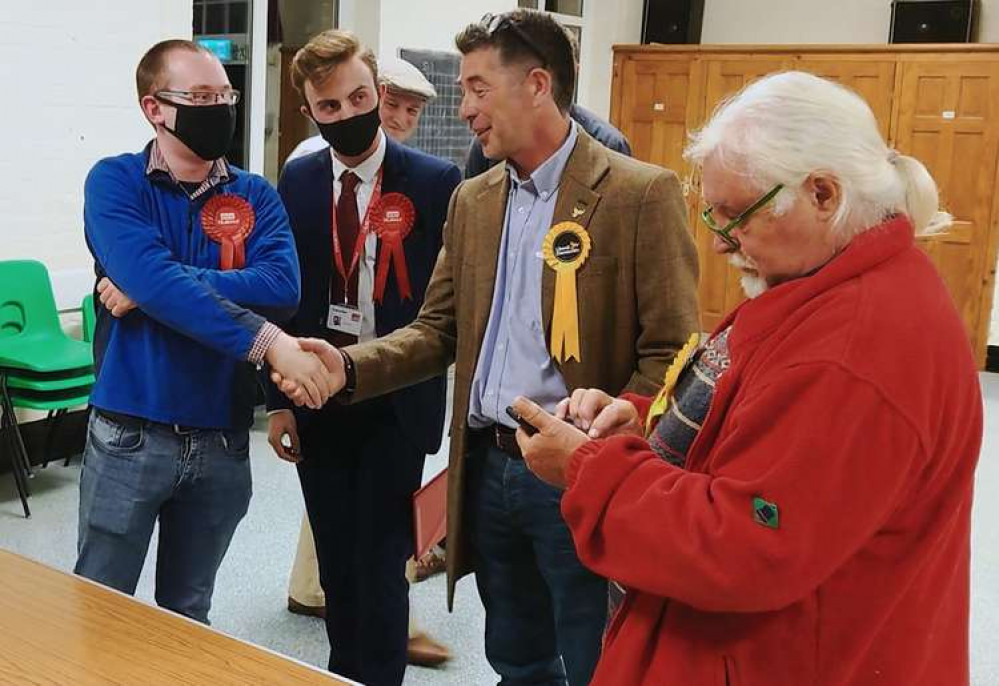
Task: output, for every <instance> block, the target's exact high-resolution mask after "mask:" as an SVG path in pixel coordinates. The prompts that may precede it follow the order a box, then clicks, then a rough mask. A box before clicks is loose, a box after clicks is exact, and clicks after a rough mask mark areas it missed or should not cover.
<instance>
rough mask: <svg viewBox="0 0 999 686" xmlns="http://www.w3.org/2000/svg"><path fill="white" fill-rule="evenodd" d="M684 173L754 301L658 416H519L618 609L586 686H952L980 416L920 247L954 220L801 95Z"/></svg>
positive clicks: (840, 90)
mask: <svg viewBox="0 0 999 686" xmlns="http://www.w3.org/2000/svg"><path fill="white" fill-rule="evenodd" d="M687 155H688V158H689V159H690V160H691V161H692V162H693V163H694V164H695V165H696V166H697V167H699V168H700V169H701V171H702V180H703V184H702V186H703V194H704V200H705V203H706V205H707V209H706V210H705V211H704V215H703V218H704V221H705V223H706V224H707V225H708V227H709V228H710V229H711V230H712V231H713V232H714V233H715V234H716V238H715V241H714V247H715V250H716V251H718V252H720V253H724V254H728V255H730V256H731V259H732V262H733V264H735V265H736V266H737V267H738V268H739V269H740V270H741V271H742V275H743V285H744V287H745V290H746V292H747V294H748V295H749V296H750V299H749V300H748V301H746V302H745V303H744V304H743V305H741V306H740V307H739V308H737V309H736V310H735V311H734V312H732V313H731V314H730V315H729V316H728V317H727V318H726V319H725V320H724V321H723V322H722V324H721V325H720V326H719V327H718V329H716V330H715V332H714V333H713V334H712V335H711V336H710V337H708V338H707V340H706V341H704V342H699V341H695V340H692V341H691V342H690V343H689V344H688V347H687V348H686V350H685V353H684V354H682V355H680V356H678V358H677V362H676V363H675V365H674V367H673V368H672V369H671V370H670V371H669V372H668V373H667V375H666V380H665V386H664V388H663V391H662V392H661V393H660V394H659V395H658V396H657V397H656V398H655V399H644V398H638V397H635V396H631V397H628V398H621V399H612V398H610V397H609V396H607V395H606V394H604V393H602V392H600V391H586V390H580V391H577V392H576V393H575V394H574V395H573V397H572V398H570V399H567V400H566V401H564V402H563V403H562V404H561V405H560V406H559V408H558V410H557V412H556V414H557V415H561V416H562V417H565V418H569V419H571V420H573V422H574V423H575V425H576V427H579V428H576V427H574V426H573V425H572V423H568V422H563V421H558V420H557V419H556V418H554V417H552V416H551V415H548V414H546V413H544V412H543V411H542V410H540V409H539V408H538V407H537V406H536V405H534V404H533V403H531V402H530V401H527V400H524V399H518V400H517V402H516V403H515V406H514V407H515V409H516V410H517V411H518V412H519V413H520V415H521V416H522V417H523V418H524V420H525V421H526V422H528V423H530V424H532V425H534V426H535V427H536V428H538V429H539V430H540V431H539V432H538V433H537V434H535V435H533V436H528V434H527V433H526V432H524V431H523V430H521V431H520V432H519V433H518V440H519V442H520V445H521V447H522V450H523V452H524V455H525V459H527V461H528V463H529V465H530V466H531V468H532V469H533V470H534V471H535V473H537V474H538V475H539V476H540V477H541V478H543V479H545V480H547V481H549V482H551V483H553V484H558V485H562V486H564V487H566V488H567V491H566V493H565V495H564V497H563V499H562V511H563V514H564V515H565V518H566V521H567V522H568V523H569V526H570V528H571V530H572V534H573V538H574V541H575V545H576V549H577V550H578V552H579V556H580V559H581V560H582V561H583V563H584V564H586V565H587V566H589V567H590V568H591V569H592V570H594V571H595V572H597V573H598V574H601V575H604V576H607V577H609V578H611V579H614V580H616V581H617V582H618V585H619V586H621V587H622V588H623V589H624V591H625V595H624V600H623V605H622V606H621V607H620V609H619V611H618V612H617V614H616V616H615V618H614V620H613V621H612V623H611V625H610V627H609V629H608V632H607V637H606V642H605V647H604V652H603V657H602V659H601V661H600V664H599V666H598V668H597V673H596V676H595V678H594V680H593V682H592V683H593V684H594V685H595V686H601V685H609V684H719V685H721V684H727V685H730V686H731V685H736V684H738V685H743V686H745V685H747V684H749V685H759V684H767V686H802V685H803V684H816V685H821V686H866V685H868V684H870V685H872V686H873V685H875V684H877V685H878V686H930V685H938V684H948V686H959V685H962V684H967V683H968V680H969V676H968V604H969V600H968V596H969V558H970V542H969V530H970V515H971V501H972V483H973V474H974V469H975V464H976V462H977V459H978V452H979V447H980V443H981V438H982V404H981V395H980V389H979V386H978V378H977V374H976V370H975V362H974V359H973V356H972V352H971V348H970V346H969V343H968V338H967V335H966V333H965V331H964V328H963V326H962V323H961V319H960V317H959V316H958V313H957V311H956V310H955V308H954V305H953V303H952V302H951V299H950V297H949V296H948V294H947V291H946V289H945V287H944V284H943V282H942V281H941V279H940V277H939V275H938V274H937V273H936V270H935V269H934V268H933V265H932V264H931V262H930V261H929V259H927V257H926V256H925V255H924V254H923V253H922V252H921V251H920V250H919V249H918V248H917V247H916V245H915V243H914V235H915V234H917V233H921V232H924V231H927V230H933V229H935V228H936V227H938V226H942V225H945V224H946V222H947V221H948V219H949V218H948V217H947V216H946V215H944V214H942V213H939V212H938V211H937V207H938V197H937V189H936V185H935V184H934V182H933V180H932V178H931V177H930V175H929V173H928V172H927V171H926V168H925V167H924V166H923V165H922V164H921V163H920V162H919V161H917V160H915V159H913V158H911V157H908V156H905V155H901V154H899V153H897V152H895V151H893V150H891V149H889V148H888V146H887V145H886V144H885V142H884V140H883V139H882V137H881V135H880V134H879V132H878V129H877V125H876V123H875V119H874V116H873V115H872V113H871V111H870V109H869V107H868V106H867V105H866V104H865V103H864V101H863V100H862V99H861V98H860V97H859V96H857V95H856V94H855V93H853V92H851V91H849V90H848V89H846V88H844V87H842V86H839V85H836V84H833V83H831V82H829V81H825V80H823V79H820V78H818V77H815V76H811V75H808V74H804V73H798V72H790V73H783V74H776V75H772V76H769V77H766V78H763V79H761V80H759V81H757V82H756V83H754V84H752V85H750V86H748V87H747V88H746V89H744V90H743V91H742V92H741V93H739V94H738V95H736V96H735V97H734V98H732V99H731V100H730V101H728V102H727V103H725V104H723V105H722V106H721V107H720V108H719V109H718V111H717V112H716V113H715V114H714V116H713V117H712V119H711V121H710V122H709V123H708V124H707V125H706V126H705V127H704V129H702V130H701V131H700V132H699V133H697V134H695V135H694V136H693V139H692V141H691V144H690V147H689V148H688V151H687ZM648 278H655V275H648ZM944 417H949V419H948V420H945V419H944Z"/></svg>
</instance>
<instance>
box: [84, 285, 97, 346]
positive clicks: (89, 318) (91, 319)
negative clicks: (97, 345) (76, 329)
mask: <svg viewBox="0 0 999 686" xmlns="http://www.w3.org/2000/svg"><path fill="white" fill-rule="evenodd" d="M80 312H82V313H83V340H85V341H87V342H88V343H93V342H94V330H95V329H96V328H97V313H96V312H95V310H94V294H93V293H88V294H87V295H86V297H84V298H83V303H81V304H80Z"/></svg>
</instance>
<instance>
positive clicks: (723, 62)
mask: <svg viewBox="0 0 999 686" xmlns="http://www.w3.org/2000/svg"><path fill="white" fill-rule="evenodd" d="M790 67H791V61H790V56H787V55H765V56H746V57H745V58H742V57H728V56H726V57H725V58H718V59H715V58H712V59H708V60H706V62H705V65H704V72H705V85H704V105H703V108H702V109H701V111H702V112H703V113H704V117H703V118H704V121H701V122H699V123H698V126H700V125H703V124H704V123H705V122H706V121H707V120H708V119H710V117H711V114H712V113H713V112H714V110H715V108H716V107H717V106H718V105H719V104H720V103H721V102H722V101H723V100H725V99H726V98H728V97H730V96H732V95H735V94H736V93H738V92H739V91H740V90H742V88H743V87H744V86H746V85H748V84H750V83H752V82H753V81H756V80H757V79H759V78H760V77H763V76H766V75H767V74H771V73H773V72H775V71H782V70H784V69H788V68H790ZM690 198H691V200H692V201H693V202H692V209H693V212H692V214H691V222H692V225H693V226H694V237H695V241H696V243H697V255H698V260H699V262H700V267H701V279H700V284H699V286H698V298H699V300H700V307H701V327H702V328H703V329H704V330H705V331H711V330H713V329H714V328H715V327H716V326H717V325H718V324H719V323H720V322H721V320H722V319H723V318H724V316H725V315H726V314H728V313H729V312H730V311H731V310H732V309H733V308H734V307H735V306H736V305H738V304H739V303H740V302H742V300H743V299H744V297H745V296H744V295H743V292H742V285H741V284H740V282H739V277H740V275H739V272H738V270H736V269H734V268H732V267H730V266H729V264H728V258H727V257H725V256H722V255H718V254H716V253H715V252H714V250H713V249H712V247H711V245H712V241H713V238H714V234H712V233H711V232H710V231H709V230H708V229H707V227H705V226H704V224H703V223H702V222H701V220H700V213H701V210H702V209H703V208H702V206H701V201H700V199H701V188H700V180H699V179H697V178H694V179H693V181H692V185H691V190H690Z"/></svg>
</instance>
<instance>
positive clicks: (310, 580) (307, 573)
mask: <svg viewBox="0 0 999 686" xmlns="http://www.w3.org/2000/svg"><path fill="white" fill-rule="evenodd" d="M415 579H416V562H415V561H414V560H413V558H409V560H408V561H407V562H406V580H407V581H408V582H409V583H410V584H412V583H413V581H414V580H415ZM288 597H290V598H292V599H294V600H295V601H296V602H298V603H300V604H302V605H308V606H309V607H322V606H323V605H325V604H326V595H325V594H324V593H323V587H322V586H321V585H320V584H319V561H318V560H317V559H316V541H315V539H314V538H313V537H312V527H311V526H309V516H308V515H307V514H306V515H302V526H301V528H300V529H299V532H298V549H297V550H296V551H295V561H294V563H292V565H291V578H290V579H289V580H288ZM422 633H423V631H421V630H420V629H419V627H417V625H416V622H415V621H414V620H413V608H412V606H410V611H409V637H410V638H413V637H415V636H419V635H420V634H422Z"/></svg>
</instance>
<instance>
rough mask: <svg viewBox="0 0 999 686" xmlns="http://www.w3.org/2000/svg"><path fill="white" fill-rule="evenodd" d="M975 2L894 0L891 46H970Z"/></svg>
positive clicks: (959, 0)
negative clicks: (908, 44)
mask: <svg viewBox="0 0 999 686" xmlns="http://www.w3.org/2000/svg"><path fill="white" fill-rule="evenodd" d="M976 4H977V3H976V1H975V0H894V2H892V4H891V33H890V34H888V42H889V43H970V42H971V38H972V26H973V24H974V21H975V15H976V14H977V12H976V7H975V6H976Z"/></svg>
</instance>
